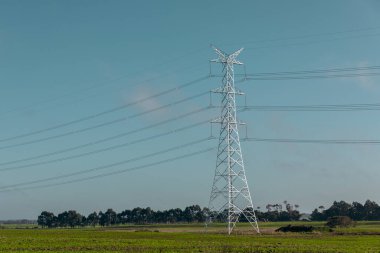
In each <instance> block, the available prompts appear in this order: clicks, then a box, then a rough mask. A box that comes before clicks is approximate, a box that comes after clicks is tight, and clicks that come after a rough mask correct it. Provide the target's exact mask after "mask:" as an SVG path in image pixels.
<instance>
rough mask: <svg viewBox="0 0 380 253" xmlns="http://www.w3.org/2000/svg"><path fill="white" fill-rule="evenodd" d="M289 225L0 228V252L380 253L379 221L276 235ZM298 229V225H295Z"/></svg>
mask: <svg viewBox="0 0 380 253" xmlns="http://www.w3.org/2000/svg"><path fill="white" fill-rule="evenodd" d="M287 224H289V223H286V222H285V223H280V222H276V223H275V222H273V223H262V224H260V225H261V228H262V234H261V235H257V234H254V233H251V232H250V231H249V227H248V226H247V224H239V225H240V226H239V229H237V230H236V232H235V233H234V234H232V235H230V236H228V235H226V234H225V233H223V232H224V226H223V224H218V225H215V226H212V227H211V228H210V229H208V231H207V232H206V233H205V231H204V228H203V226H202V224H184V225H146V226H137V225H131V226H116V227H107V228H102V227H95V228H75V229H36V228H33V227H30V226H28V227H25V228H22V226H18V227H12V226H8V227H7V226H5V227H3V229H0V252H44V251H49V252H380V222H360V223H358V224H357V226H356V227H352V228H339V229H334V231H332V232H331V231H328V230H326V229H322V227H323V224H322V223H318V222H312V223H307V225H313V226H316V227H320V228H321V230H320V231H316V232H312V233H277V232H274V230H275V228H278V227H280V226H283V225H287ZM297 224H299V223H297Z"/></svg>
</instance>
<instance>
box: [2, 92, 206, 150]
mask: <svg viewBox="0 0 380 253" xmlns="http://www.w3.org/2000/svg"><path fill="white" fill-rule="evenodd" d="M205 94H208V92H203V93H200V94H197V95H194V96H191V97H187V98H184V99H181V100H178V101H176V102H174V103H170V104H166V105H163V106H159V107H156V108H153V109H151V110H148V111H144V112H141V113H137V114H133V115H130V116H127V117H123V118H119V119H115V120H112V121H107V122H103V123H101V124H97V125H93V126H90V127H86V128H82V129H76V130H72V131H69V132H66V133H61V134H57V135H52V136H48V137H44V138H40V139H35V140H31V141H25V142H20V143H16V144H10V145H6V146H2V147H0V150H3V149H9V148H14V147H20V146H25V145H30V144H34V143H40V142H44V141H48V140H53V139H57V138H61V137H65V136H69V135H73V134H78V133H83V132H87V131H90V130H93V129H97V128H101V127H105V126H109V125H113V124H116V123H120V122H123V121H126V120H129V119H133V118H137V117H140V116H142V115H145V114H148V113H152V112H155V111H158V110H162V109H164V108H168V107H172V106H174V105H177V104H180V103H183V102H186V101H189V100H192V99H195V98H199V97H201V96H204V95H205Z"/></svg>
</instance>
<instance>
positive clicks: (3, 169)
mask: <svg viewBox="0 0 380 253" xmlns="http://www.w3.org/2000/svg"><path fill="white" fill-rule="evenodd" d="M209 122H210V121H209V120H207V121H201V122H198V123H195V124H191V125H189V126H185V127H181V128H177V129H174V130H171V131H167V132H164V133H160V134H156V135H153V136H148V137H144V138H141V139H137V140H134V141H130V142H125V143H121V144H118V145H113V146H110V147H106V148H101V149H97V150H93V151H89V152H84V153H80V154H75V155H71V156H66V157H61V158H57V159H52V160H47V161H42V162H36V163H30V164H24V165H20V166H13V167H7V168H2V169H0V171H9V170H18V169H23V168H29V167H35V166H38V165H46V164H51V163H56V162H62V161H66V160H70V159H75V158H80V157H84V156H89V155H94V154H98V153H103V152H106V151H111V150H115V149H118V148H123V147H127V146H130V145H134V144H138V143H141V142H146V141H151V140H153V139H157V138H160V137H163V136H167V135H170V134H175V133H179V132H182V131H185V130H189V129H191V128H194V127H197V126H200V125H204V124H206V123H209ZM39 157H40V156H39ZM37 158H38V156H37ZM32 159H33V157H31V158H27V159H21V160H24V161H25V160H32ZM17 162H20V160H15V161H11V162H6V163H2V164H0V165H5V164H12V163H17Z"/></svg>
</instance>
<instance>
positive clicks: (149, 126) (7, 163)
mask: <svg viewBox="0 0 380 253" xmlns="http://www.w3.org/2000/svg"><path fill="white" fill-rule="evenodd" d="M210 108H211V107H203V108H200V109H197V110H194V111H191V112H187V113H184V114H181V115H179V116H176V117H172V118H169V119H167V120H163V121H160V122H157V123H154V124H151V125H148V126H145V127H142V128H138V129H135V130H131V131H128V132H123V133H120V134H116V135H112V136H110V137H107V138H103V139H99V140H96V141H91V142H87V143H84V144H81V145H77V146H73V147H70V148H66V149H61V150H58V151H53V152H49V153H45V154H41V155H37V156H32V157H28V158H23V159H18V160H14V161H10V162H5V163H0V165H1V166H3V165H9V164H14V163H18V162H25V161H30V160H35V159H39V158H43V157H50V156H53V155H58V154H62V153H67V152H70V151H74V150H78V149H82V148H85V147H89V146H93V145H97V144H100V143H104V142H107V141H111V140H115V139H119V138H122V137H125V136H127V135H131V134H134V133H138V132H141V131H145V130H148V129H151V128H155V127H158V126H162V125H165V124H167V123H170V122H173V121H177V120H179V119H183V118H186V117H189V116H191V115H195V114H197V113H200V112H203V111H206V110H208V109H210ZM207 122H209V121H207ZM202 123H206V122H205V121H204V122H202ZM196 124H198V123H196ZM196 124H194V125H196ZM191 126H192V125H190V126H189V128H190V127H191ZM185 128H187V127H184V129H185ZM169 132H172V131H169Z"/></svg>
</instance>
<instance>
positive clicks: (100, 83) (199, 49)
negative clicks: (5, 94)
mask: <svg viewBox="0 0 380 253" xmlns="http://www.w3.org/2000/svg"><path fill="white" fill-rule="evenodd" d="M205 49H206V47H204V48H198V49H197V50H192V51H190V52H188V53H186V54H183V55H180V56H176V57H173V58H172V59H169V60H167V61H162V62H160V64H155V65H152V66H150V67H148V68H144V69H142V70H139V71H135V72H134V73H133V74H132V75H135V74H139V73H143V72H144V71H145V70H146V69H149V68H152V69H155V68H157V67H162V66H165V65H167V64H168V63H171V62H176V61H178V60H179V59H181V58H183V57H186V56H187V55H189V54H191V55H193V54H195V53H199V52H201V51H203V50H205ZM130 75H131V74H130V73H129V74H124V75H120V76H119V77H116V78H112V79H109V80H105V81H102V82H99V83H98V84H94V85H92V86H90V87H86V88H83V89H80V90H77V91H71V92H68V93H66V94H63V95H59V96H56V97H53V98H49V99H46V100H44V101H40V102H37V103H34V104H32V105H29V106H25V107H21V108H16V109H13V110H9V111H6V112H4V113H2V114H0V115H4V114H8V113H12V112H15V111H18V110H25V109H29V108H33V107H35V106H37V105H40V104H46V103H49V102H53V101H57V100H60V99H62V98H65V97H69V96H71V95H73V94H78V93H83V92H87V91H89V90H93V89H95V88H99V87H102V86H105V85H107V84H109V83H112V82H115V81H119V80H122V79H124V78H126V77H128V76H130ZM161 76H165V75H159V76H158V77H154V78H149V79H148V80H146V81H151V80H155V79H158V78H159V77H161Z"/></svg>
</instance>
